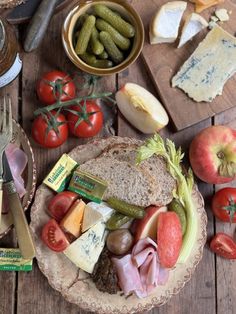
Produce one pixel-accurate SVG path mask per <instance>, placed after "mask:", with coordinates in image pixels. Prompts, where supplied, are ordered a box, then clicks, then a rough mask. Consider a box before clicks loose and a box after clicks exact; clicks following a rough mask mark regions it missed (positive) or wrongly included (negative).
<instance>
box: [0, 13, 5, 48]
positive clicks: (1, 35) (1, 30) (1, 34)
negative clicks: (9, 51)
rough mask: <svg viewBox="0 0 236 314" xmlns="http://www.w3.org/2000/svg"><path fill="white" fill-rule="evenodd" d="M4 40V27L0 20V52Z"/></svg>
mask: <svg viewBox="0 0 236 314" xmlns="http://www.w3.org/2000/svg"><path fill="white" fill-rule="evenodd" d="M5 39H6V32H5V27H4V25H3V22H2V20H1V19H0V51H1V50H2V49H3V46H4V43H5Z"/></svg>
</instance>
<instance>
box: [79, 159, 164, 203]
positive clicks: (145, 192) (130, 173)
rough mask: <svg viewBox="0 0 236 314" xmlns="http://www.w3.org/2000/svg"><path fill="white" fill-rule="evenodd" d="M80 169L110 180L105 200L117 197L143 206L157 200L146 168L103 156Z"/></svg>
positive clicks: (153, 184) (88, 162)
mask: <svg viewBox="0 0 236 314" xmlns="http://www.w3.org/2000/svg"><path fill="white" fill-rule="evenodd" d="M80 169H81V170H82V171H87V172H89V173H91V174H93V175H95V176H97V177H99V178H101V179H104V180H105V181H107V182H108V188H107V190H106V192H105V195H104V200H107V199H108V198H109V197H116V198H118V199H120V200H123V201H125V202H127V203H129V204H134V205H138V206H143V207H147V206H149V205H151V204H153V203H154V202H155V194H156V190H155V189H156V186H155V183H154V181H153V178H152V177H150V175H149V173H148V172H147V171H145V170H144V169H141V168H137V167H135V166H133V165H131V164H130V163H128V162H126V161H119V160H117V159H115V158H113V157H109V156H103V157H98V158H96V159H92V160H89V161H87V162H85V163H84V164H82V165H80ZM159 192H160V191H159Z"/></svg>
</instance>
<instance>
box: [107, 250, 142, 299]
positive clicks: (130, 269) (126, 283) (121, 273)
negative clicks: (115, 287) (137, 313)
mask: <svg viewBox="0 0 236 314" xmlns="http://www.w3.org/2000/svg"><path fill="white" fill-rule="evenodd" d="M112 262H113V263H114V265H115V267H116V270H117V275H118V278H119V286H120V287H121V289H122V290H123V292H124V294H125V295H128V294H130V293H132V292H134V291H135V290H141V289H142V285H141V281H140V277H139V272H138V268H137V267H136V266H135V265H134V263H133V261H132V257H131V254H128V255H125V256H124V257H122V258H120V259H119V258H112ZM127 274H129V279H128V280H127Z"/></svg>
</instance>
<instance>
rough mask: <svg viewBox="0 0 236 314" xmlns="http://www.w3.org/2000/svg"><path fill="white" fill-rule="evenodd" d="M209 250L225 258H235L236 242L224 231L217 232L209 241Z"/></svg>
mask: <svg viewBox="0 0 236 314" xmlns="http://www.w3.org/2000/svg"><path fill="white" fill-rule="evenodd" d="M210 248H211V250H212V251H213V252H214V253H216V254H218V255H220V256H222V257H224V258H227V259H236V243H235V242H234V240H233V238H231V237H230V236H228V235H227V234H225V233H217V234H216V235H215V236H214V238H213V239H212V240H211V243H210Z"/></svg>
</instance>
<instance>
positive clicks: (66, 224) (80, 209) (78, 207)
mask: <svg viewBox="0 0 236 314" xmlns="http://www.w3.org/2000/svg"><path fill="white" fill-rule="evenodd" d="M85 205H86V204H85V203H84V202H83V201H82V200H77V201H75V202H74V204H73V205H72V206H71V208H70V209H69V211H68V212H67V214H66V216H65V217H64V218H63V219H62V221H61V223H60V226H61V228H62V229H63V230H64V231H65V232H68V233H70V234H72V235H73V236H74V237H76V238H78V237H79V236H80V234H81V224H82V221H83V216H84V209H85Z"/></svg>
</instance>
